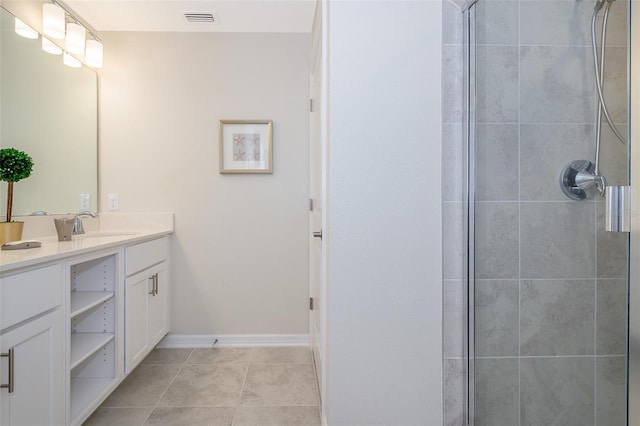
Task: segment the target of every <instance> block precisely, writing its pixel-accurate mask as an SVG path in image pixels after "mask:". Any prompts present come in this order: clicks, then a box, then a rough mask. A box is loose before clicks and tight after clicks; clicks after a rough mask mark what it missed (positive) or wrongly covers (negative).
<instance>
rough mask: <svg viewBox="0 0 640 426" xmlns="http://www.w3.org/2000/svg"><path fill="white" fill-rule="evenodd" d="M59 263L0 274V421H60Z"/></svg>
mask: <svg viewBox="0 0 640 426" xmlns="http://www.w3.org/2000/svg"><path fill="white" fill-rule="evenodd" d="M62 277H63V275H62V266H61V265H60V264H53V265H48V266H44V267H40V268H36V269H31V270H26V271H20V272H17V273H13V274H3V275H1V276H0V282H1V285H0V301H1V309H2V310H1V313H0V352H1V353H2V357H1V358H0V383H1V384H2V386H3V387H2V388H1V389H0V424H2V425H3V426H7V425H59V424H64V416H65V410H64V389H65V388H64V342H65V339H64V322H63V319H64V314H63V308H62V304H63V285H62V282H63V281H62Z"/></svg>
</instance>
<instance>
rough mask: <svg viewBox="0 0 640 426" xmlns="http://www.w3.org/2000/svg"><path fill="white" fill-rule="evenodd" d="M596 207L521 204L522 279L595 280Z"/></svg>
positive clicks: (587, 205) (555, 203)
mask: <svg viewBox="0 0 640 426" xmlns="http://www.w3.org/2000/svg"><path fill="white" fill-rule="evenodd" d="M595 204H596V203H593V202H575V201H568V202H549V203H543V202H530V203H522V208H521V212H520V215H521V226H520V238H521V247H520V255H521V257H522V262H521V274H522V275H521V276H522V278H594V277H595V244H594V241H595Z"/></svg>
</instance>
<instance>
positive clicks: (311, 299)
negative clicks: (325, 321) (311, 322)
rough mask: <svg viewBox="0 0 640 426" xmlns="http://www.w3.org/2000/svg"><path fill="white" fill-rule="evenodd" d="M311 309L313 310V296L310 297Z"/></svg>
mask: <svg viewBox="0 0 640 426" xmlns="http://www.w3.org/2000/svg"><path fill="white" fill-rule="evenodd" d="M309 310H310V311H313V297H310V298H309Z"/></svg>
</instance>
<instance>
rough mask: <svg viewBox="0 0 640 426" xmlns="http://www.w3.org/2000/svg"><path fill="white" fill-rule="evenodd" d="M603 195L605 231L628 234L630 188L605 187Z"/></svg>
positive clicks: (629, 229) (629, 226)
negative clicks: (604, 201) (604, 200)
mask: <svg viewBox="0 0 640 426" xmlns="http://www.w3.org/2000/svg"><path fill="white" fill-rule="evenodd" d="M604 194H605V199H606V206H605V214H604V222H605V229H606V230H607V231H609V232H630V231H631V187H630V186H607V187H606V188H605V191H604Z"/></svg>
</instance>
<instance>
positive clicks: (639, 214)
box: [461, 0, 640, 426]
mask: <svg viewBox="0 0 640 426" xmlns="http://www.w3.org/2000/svg"><path fill="white" fill-rule="evenodd" d="M478 1H479V0H468V1H467V2H466V3H464V4H463V5H462V7H461V9H462V14H463V27H464V29H463V31H464V33H463V34H464V35H463V52H464V53H463V55H464V69H463V74H464V75H463V79H464V87H463V95H464V99H463V106H464V110H463V114H464V116H463V138H464V140H463V157H464V158H463V167H464V170H466V173H467V175H466V176H464V178H463V182H464V185H465V187H464V188H463V202H464V203H465V209H464V211H465V213H464V216H463V223H464V234H463V235H464V238H465V240H464V241H463V244H464V245H465V246H466V247H467V250H466V252H465V253H464V255H465V259H464V264H465V265H464V266H465V273H466V277H467V279H466V285H465V286H464V292H463V303H464V305H465V306H466V307H467V309H466V310H465V318H464V322H463V324H464V329H463V339H464V345H463V360H464V366H465V369H464V387H463V426H473V425H474V424H475V369H474V362H475V353H474V350H475V349H474V347H475V339H474V332H473V330H474V329H475V323H474V317H475V304H474V289H475V285H474V280H475V277H474V261H475V259H474V247H475V241H474V221H473V218H474V207H475V205H474V189H473V188H474V187H475V181H474V179H475V178H474V176H475V153H474V150H475V142H474V141H475V126H474V125H475V102H476V97H475V75H474V69H475V42H476V40H475V18H476V11H475V7H474V6H475V5H476V3H477V2H478ZM629 3H630V4H629V21H628V22H629V36H628V43H629V52H628V64H629V65H628V84H627V87H628V88H629V89H628V90H629V92H628V97H629V99H628V105H629V113H628V114H629V117H628V120H629V121H628V122H629V130H628V136H627V137H628V141H629V142H628V148H627V151H628V153H627V158H628V161H629V173H628V174H629V184H630V185H631V212H630V216H631V221H630V222H631V233H630V237H629V251H628V268H629V270H628V275H627V277H628V278H627V279H628V308H627V309H628V310H627V315H628V328H627V339H628V345H627V401H626V407H627V423H626V424H627V425H628V426H629V425H640V404H631V401H640V296H639V297H636V294H638V293H640V173H634V165H637V167H638V168H639V170H640V150H634V149H632V148H633V147H634V143H638V142H635V140H636V139H638V138H640V130H637V129H640V113H639V114H636V113H635V112H636V111H640V71H638V75H637V77H636V81H637V83H636V84H633V83H634V81H633V78H632V76H633V75H634V74H633V71H634V70H640V41H639V42H636V43H634V42H633V40H634V37H639V40H640V6H639V7H633V5H634V1H630V2H629ZM634 28H635V29H636V30H635V31H634ZM637 34H638V35H637Z"/></svg>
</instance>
